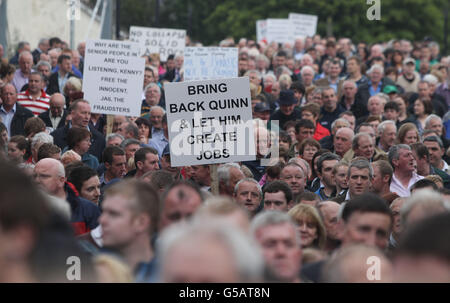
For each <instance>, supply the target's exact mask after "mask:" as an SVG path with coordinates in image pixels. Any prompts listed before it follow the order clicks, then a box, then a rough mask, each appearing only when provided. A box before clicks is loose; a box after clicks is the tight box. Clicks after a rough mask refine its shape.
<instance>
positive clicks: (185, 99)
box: [165, 77, 256, 166]
mask: <svg viewBox="0 0 450 303" xmlns="http://www.w3.org/2000/svg"><path fill="white" fill-rule="evenodd" d="M165 97H166V110H167V122H168V128H169V140H170V155H171V158H170V159H171V165H172V166H185V165H200V164H218V163H226V162H237V161H251V160H255V158H256V156H255V142H254V133H253V120H252V107H251V103H252V102H251V97H250V82H249V79H248V77H241V78H231V79H221V80H206V81H190V82H172V83H166V84H165Z"/></svg>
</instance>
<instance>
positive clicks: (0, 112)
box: [0, 104, 16, 138]
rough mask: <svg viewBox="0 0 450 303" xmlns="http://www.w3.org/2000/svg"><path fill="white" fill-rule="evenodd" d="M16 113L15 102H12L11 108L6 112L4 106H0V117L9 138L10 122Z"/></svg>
mask: <svg viewBox="0 0 450 303" xmlns="http://www.w3.org/2000/svg"><path fill="white" fill-rule="evenodd" d="M15 114H16V104H14V106H13V108H12V109H11V110H10V111H9V112H7V111H6V110H5V108H4V107H3V105H2V107H0V117H1V118H2V121H3V124H5V126H6V130H7V131H8V137H10V138H11V122H12V120H13V118H14V115H15Z"/></svg>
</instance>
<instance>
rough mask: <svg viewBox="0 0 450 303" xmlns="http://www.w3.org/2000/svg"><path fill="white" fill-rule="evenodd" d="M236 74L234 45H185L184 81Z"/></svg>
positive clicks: (236, 54)
mask: <svg viewBox="0 0 450 303" xmlns="http://www.w3.org/2000/svg"><path fill="white" fill-rule="evenodd" d="M237 76H238V49H237V48H235V47H186V48H185V50H184V81H192V80H208V79H209V80H212V79H223V78H233V77H237Z"/></svg>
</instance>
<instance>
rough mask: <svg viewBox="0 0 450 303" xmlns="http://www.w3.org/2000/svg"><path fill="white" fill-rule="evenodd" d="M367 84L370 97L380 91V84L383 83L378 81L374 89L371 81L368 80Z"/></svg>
mask: <svg viewBox="0 0 450 303" xmlns="http://www.w3.org/2000/svg"><path fill="white" fill-rule="evenodd" d="M368 84H369V94H370V96H371V97H372V96H374V95H376V94H378V93H379V92H381V85H383V83H382V81H380V82H378V86H377V89H376V90H374V89H373V86H372V81H370V80H369V82H368Z"/></svg>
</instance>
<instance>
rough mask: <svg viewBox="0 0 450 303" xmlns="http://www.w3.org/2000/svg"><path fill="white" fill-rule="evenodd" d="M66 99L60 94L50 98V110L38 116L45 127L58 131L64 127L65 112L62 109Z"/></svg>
mask: <svg viewBox="0 0 450 303" xmlns="http://www.w3.org/2000/svg"><path fill="white" fill-rule="evenodd" d="M65 104H66V98H65V97H64V95H62V94H60V93H54V94H53V95H52V96H51V97H50V110H48V111H46V112H43V113H42V114H40V115H39V118H41V119H42V120H43V121H44V122H45V125H46V126H47V127H51V128H53V129H58V128H61V127H64V125H66V117H67V110H65V109H64V105H65Z"/></svg>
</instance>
